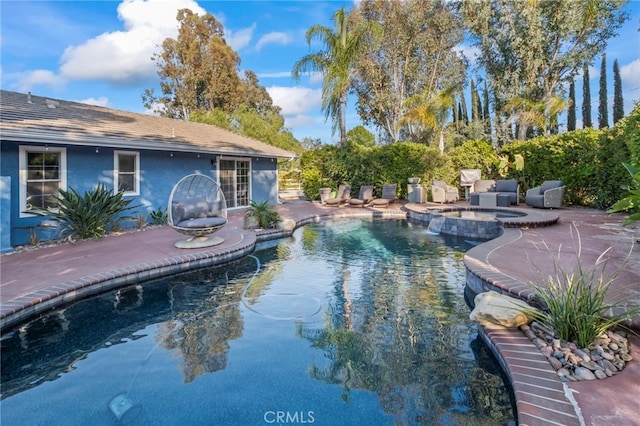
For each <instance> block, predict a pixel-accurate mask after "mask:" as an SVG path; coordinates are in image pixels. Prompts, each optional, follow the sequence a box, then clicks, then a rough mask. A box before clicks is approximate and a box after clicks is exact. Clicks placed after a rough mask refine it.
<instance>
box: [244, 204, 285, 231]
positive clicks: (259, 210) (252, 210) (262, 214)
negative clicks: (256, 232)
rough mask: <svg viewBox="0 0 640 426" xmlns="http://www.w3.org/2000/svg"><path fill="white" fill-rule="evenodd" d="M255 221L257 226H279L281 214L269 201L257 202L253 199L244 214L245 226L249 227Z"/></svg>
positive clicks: (265, 227) (267, 227) (264, 227)
mask: <svg viewBox="0 0 640 426" xmlns="http://www.w3.org/2000/svg"><path fill="white" fill-rule="evenodd" d="M252 221H254V222H255V225H256V227H257V228H262V229H269V228H275V227H277V226H278V222H279V221H280V215H279V214H278V212H277V211H276V210H275V208H274V206H273V205H271V204H269V202H268V201H263V202H261V203H256V202H255V201H251V203H250V204H249V208H248V209H247V211H246V212H245V214H244V226H245V228H247V227H248V226H250V224H251V222H252Z"/></svg>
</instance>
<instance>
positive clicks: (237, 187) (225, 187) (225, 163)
mask: <svg viewBox="0 0 640 426" xmlns="http://www.w3.org/2000/svg"><path fill="white" fill-rule="evenodd" d="M250 164H251V163H250V162H249V160H240V159H237V160H236V159H229V158H225V159H222V160H220V187H221V188H222V192H223V193H224V197H225V199H226V201H227V207H228V208H233V207H244V206H248V205H249V198H250V196H251V194H250V193H249V192H250V187H251V185H250V183H251V182H250V179H249V176H250V172H251V168H250Z"/></svg>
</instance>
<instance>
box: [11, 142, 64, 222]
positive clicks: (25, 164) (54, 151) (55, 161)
mask: <svg viewBox="0 0 640 426" xmlns="http://www.w3.org/2000/svg"><path fill="white" fill-rule="evenodd" d="M19 152H20V159H19V167H20V216H21V217H25V216H28V213H25V212H28V211H29V210H32V209H34V208H41V209H47V208H55V207H57V203H56V200H55V198H54V195H56V194H57V193H58V190H59V189H66V187H67V152H66V150H65V149H64V148H53V147H46V146H45V147H31V146H21V147H20V149H19Z"/></svg>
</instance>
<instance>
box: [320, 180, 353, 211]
mask: <svg viewBox="0 0 640 426" xmlns="http://www.w3.org/2000/svg"><path fill="white" fill-rule="evenodd" d="M350 198H351V185H340V186H338V192H336V196H335V198H327V199H326V200H324V204H325V205H327V206H330V207H339V206H341V205H342V204H344V203H346V202H347V201H349V199H350Z"/></svg>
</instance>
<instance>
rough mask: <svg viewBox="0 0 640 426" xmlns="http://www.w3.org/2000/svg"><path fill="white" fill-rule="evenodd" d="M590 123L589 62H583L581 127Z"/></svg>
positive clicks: (584, 127) (588, 125)
mask: <svg viewBox="0 0 640 426" xmlns="http://www.w3.org/2000/svg"><path fill="white" fill-rule="evenodd" d="M587 127H593V125H592V124H591V87H589V64H584V67H583V73H582V128H583V129H586V128H587Z"/></svg>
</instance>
